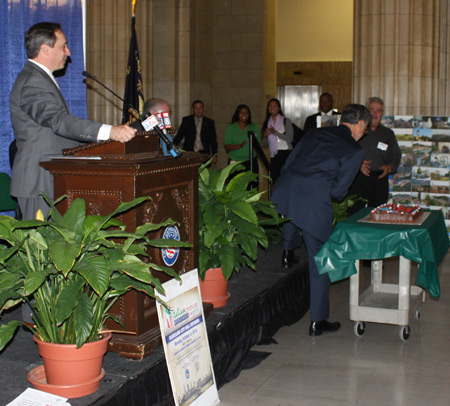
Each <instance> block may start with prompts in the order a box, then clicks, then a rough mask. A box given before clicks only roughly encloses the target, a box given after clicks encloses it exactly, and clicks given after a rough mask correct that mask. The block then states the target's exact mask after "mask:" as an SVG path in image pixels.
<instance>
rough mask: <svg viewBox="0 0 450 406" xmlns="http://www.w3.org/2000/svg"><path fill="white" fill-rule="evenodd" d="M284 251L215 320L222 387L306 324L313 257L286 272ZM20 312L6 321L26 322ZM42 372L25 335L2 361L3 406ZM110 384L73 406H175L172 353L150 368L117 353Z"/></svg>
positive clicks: (266, 257) (212, 338)
mask: <svg viewBox="0 0 450 406" xmlns="http://www.w3.org/2000/svg"><path fill="white" fill-rule="evenodd" d="M281 252H282V247H281V245H278V244H271V245H270V246H269V249H268V250H267V251H261V252H260V255H259V258H258V263H257V270H256V272H254V271H252V270H245V271H242V272H240V273H238V274H235V275H233V277H232V278H231V280H230V283H229V291H230V293H231V298H230V300H229V301H228V304H227V305H226V306H225V307H222V308H220V309H215V310H214V311H213V313H212V315H211V316H210V317H209V318H208V319H207V321H206V325H207V330H208V338H209V344H210V349H211V354H212V359H213V364H214V373H215V377H216V381H217V385H218V387H219V388H220V387H221V386H223V385H224V384H226V383H227V382H230V381H231V380H233V379H235V378H236V377H237V376H238V375H239V373H240V372H241V371H242V370H243V369H247V368H251V367H252V366H255V365H257V364H258V363H259V362H260V361H261V360H262V359H264V358H265V357H266V356H268V355H269V353H263V352H262V353H261V352H259V351H258V352H256V351H255V352H253V351H251V347H252V346H253V345H255V344H257V343H264V342H271V340H272V337H273V336H274V334H275V333H276V332H277V330H278V329H279V328H280V327H282V326H284V325H289V324H292V323H295V322H296V321H298V320H300V319H301V318H302V317H303V315H304V314H305V313H306V312H307V310H308V309H309V281H308V267H307V256H306V251H305V250H304V248H303V247H302V248H301V249H299V250H297V251H296V255H297V256H299V257H300V263H299V264H297V265H296V266H294V267H293V268H291V269H284V268H282V267H281ZM19 315H20V311H18V310H15V311H13V312H11V313H8V314H6V315H4V317H3V320H2V322H3V321H8V320H10V319H12V318H13V317H14V318H16V317H19ZM40 364H42V360H41V358H40V356H39V354H38V352H37V347H36V345H35V344H34V341H33V340H32V336H31V333H29V332H28V331H26V330H24V329H23V328H21V329H20V330H19V331H18V332H17V334H16V336H15V337H14V340H13V341H12V342H11V343H10V344H9V346H8V347H7V348H6V349H5V350H4V351H3V352H2V353H0V370H1V371H3V378H2V379H1V384H2V390H1V391H0V405H6V404H8V403H9V402H10V401H12V400H13V399H14V398H16V397H17V396H18V395H20V394H21V393H22V392H23V391H24V390H25V389H26V388H27V387H31V384H29V382H28V381H27V379H26V376H27V373H28V371H30V370H31V369H33V368H35V367H36V366H38V365H40ZM103 368H104V369H105V371H106V376H105V378H104V379H103V381H102V382H101V383H100V388H99V390H98V391H97V392H95V393H93V394H91V395H89V396H85V397H82V398H78V399H71V400H70V401H69V402H70V404H71V405H72V406H85V405H96V406H97V405H108V406H109V405H111V406H127V405H131V406H145V405H148V406H150V405H157V406H169V405H173V404H174V402H173V398H172V392H171V387H170V381H169V375H168V373H167V368H166V362H165V358H164V351H163V348H162V347H159V348H157V349H156V350H155V351H154V352H153V353H152V354H150V355H149V356H148V357H146V358H145V359H144V360H142V361H134V360H128V359H125V358H123V357H120V356H119V355H118V354H117V353H112V352H109V353H107V354H106V356H105V360H104V364H103Z"/></svg>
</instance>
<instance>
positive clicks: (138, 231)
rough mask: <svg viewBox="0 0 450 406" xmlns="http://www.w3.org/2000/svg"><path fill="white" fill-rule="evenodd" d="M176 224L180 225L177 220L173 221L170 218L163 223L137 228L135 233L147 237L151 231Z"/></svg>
mask: <svg viewBox="0 0 450 406" xmlns="http://www.w3.org/2000/svg"><path fill="white" fill-rule="evenodd" d="M175 224H178V223H177V222H176V221H175V220H172V219H171V218H168V219H167V220H165V221H163V222H162V223H145V224H143V225H141V226H139V227H137V228H136V231H135V233H136V234H142V235H146V234H147V233H148V232H150V231H155V230H159V229H160V228H163V227H167V226H171V225H175Z"/></svg>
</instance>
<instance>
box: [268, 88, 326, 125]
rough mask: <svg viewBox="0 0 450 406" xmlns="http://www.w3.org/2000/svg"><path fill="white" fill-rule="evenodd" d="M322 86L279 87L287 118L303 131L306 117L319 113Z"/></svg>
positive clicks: (279, 98) (278, 91) (278, 92)
mask: <svg viewBox="0 0 450 406" xmlns="http://www.w3.org/2000/svg"><path fill="white" fill-rule="evenodd" d="M321 92H322V86H277V98H278V100H280V103H281V107H282V109H283V113H284V115H285V117H287V118H289V119H290V120H291V121H292V122H293V123H294V124H296V125H297V126H299V127H300V128H302V129H303V127H304V125H305V120H306V117H308V116H310V115H311V114H315V113H317V112H318V111H319V97H320V94H321Z"/></svg>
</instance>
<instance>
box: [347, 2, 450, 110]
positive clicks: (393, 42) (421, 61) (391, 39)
mask: <svg viewBox="0 0 450 406" xmlns="http://www.w3.org/2000/svg"><path fill="white" fill-rule="evenodd" d="M449 3H450V1H449V0H355V2H354V6H355V10H354V25H355V26H354V64H353V101H354V102H357V103H365V101H366V100H367V98H368V97H370V96H379V97H381V98H383V99H384V101H385V103H386V106H385V111H386V114H391V115H392V114H407V115H410V114H424V115H426V114H430V115H450V93H449V90H450V87H449V73H448V69H447V66H448V63H449V41H448V24H449Z"/></svg>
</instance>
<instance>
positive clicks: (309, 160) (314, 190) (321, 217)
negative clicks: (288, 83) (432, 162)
mask: <svg viewBox="0 0 450 406" xmlns="http://www.w3.org/2000/svg"><path fill="white" fill-rule="evenodd" d="M370 117H371V116H370V112H369V110H368V109H367V108H366V107H364V106H362V105H360V104H350V105H348V106H346V107H345V109H344V111H343V113H342V117H341V125H340V126H338V127H324V128H318V129H315V130H312V131H310V132H309V133H308V134H306V135H305V136H304V137H303V138H302V140H301V141H300V143H299V144H298V145H297V146H296V147H295V148H294V149H293V150H292V152H291V154H290V155H289V158H288V160H287V161H286V164H285V165H284V167H283V169H282V172H281V176H280V178H279V179H278V181H277V183H276V184H275V188H274V191H273V194H272V197H271V200H272V201H273V202H274V203H275V204H276V206H277V209H278V211H279V213H280V214H282V215H284V216H286V217H289V218H291V220H290V221H289V222H287V223H285V225H284V226H283V249H284V250H285V251H290V250H293V249H295V248H297V247H299V246H300V244H301V239H300V231H301V232H302V235H303V241H304V242H305V245H306V249H307V251H308V266H309V280H310V309H311V325H310V328H309V334H310V335H312V336H317V335H321V334H322V333H323V332H332V331H337V330H338V329H339V327H340V323H339V322H334V323H330V322H328V321H327V319H328V317H329V313H330V298H329V290H330V279H329V277H328V274H322V275H320V274H319V271H318V269H317V265H316V262H315V261H314V256H315V255H316V254H317V252H318V251H319V250H320V248H321V247H322V245H323V244H324V243H325V242H326V241H327V239H328V238H329V237H330V235H331V233H332V222H333V207H332V199H334V200H337V201H339V200H342V199H343V198H344V197H345V196H346V194H347V190H348V188H349V186H350V185H351V184H352V182H353V180H354V178H355V176H356V174H357V172H358V171H359V168H360V166H361V162H362V160H363V157H364V150H363V149H362V148H361V147H360V146H359V145H358V143H357V141H358V140H359V139H360V138H361V137H362V136H363V135H364V133H365V131H366V129H367V125H368V124H369V122H370ZM284 254H285V252H283V255H284Z"/></svg>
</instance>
